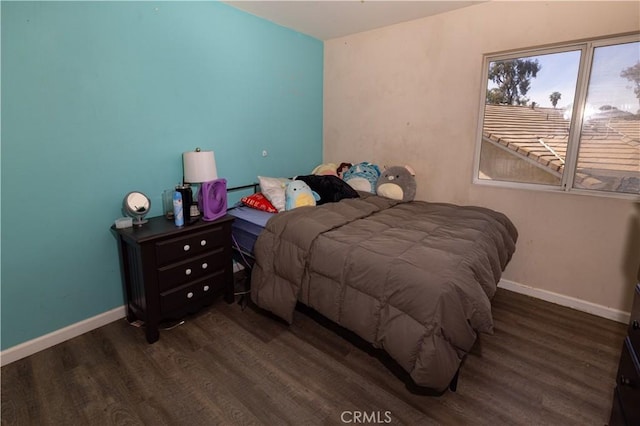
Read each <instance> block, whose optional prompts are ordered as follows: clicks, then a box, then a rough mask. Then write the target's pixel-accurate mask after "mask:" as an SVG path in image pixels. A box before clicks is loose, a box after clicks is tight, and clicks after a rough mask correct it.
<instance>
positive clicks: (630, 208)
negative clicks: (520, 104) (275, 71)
mask: <svg viewBox="0 0 640 426" xmlns="http://www.w3.org/2000/svg"><path fill="white" fill-rule="evenodd" d="M638 30H640V3H638V2H635V1H634V2H562V3H558V2H490V3H483V4H479V5H476V6H472V7H469V8H464V9H460V10H456V11H453V12H449V13H446V14H442V15H437V16H434V17H429V18H425V19H420V20H416V21H411V22H406V23H402V24H398V25H394V26H390V27H386V28H382V29H379V30H374V31H369V32H364V33H360V34H356V35H353V36H348V37H344V38H339V39H333V40H329V41H327V42H326V43H325V63H324V66H325V74H324V75H325V76H324V84H325V89H324V161H325V162H337V163H339V162H341V161H351V162H358V161H365V160H367V161H373V162H375V163H378V164H380V165H384V164H387V165H400V164H410V165H411V166H413V167H414V168H415V170H416V172H417V181H418V191H417V197H416V198H418V199H422V200H430V201H444V202H453V203H458V204H476V205H482V206H487V207H490V208H493V209H496V210H499V211H502V212H504V213H506V214H507V215H508V216H509V217H510V218H511V219H512V220H513V221H514V223H515V224H516V226H517V227H518V229H519V231H520V239H519V241H518V246H517V251H516V254H515V256H514V258H513V260H512V262H511V264H510V265H509V266H508V267H507V270H506V271H505V274H504V278H505V279H507V280H511V281H514V282H517V283H520V284H524V285H527V286H531V287H534V288H537V289H541V290H544V291H548V292H554V293H559V294H562V295H565V296H569V297H573V298H577V299H580V300H584V301H588V302H591V303H595V304H597V305H602V306H604V307H609V308H612V309H614V310H622V311H626V312H628V311H629V310H630V303H631V296H632V294H633V291H632V289H633V285H634V282H635V276H636V274H637V268H638V263H640V203H637V202H636V203H634V202H631V201H625V200H620V199H614V198H603V197H593V196H581V195H569V194H557V193H549V192H536V191H531V190H515V189H505V188H495V187H488V186H480V185H474V184H472V183H471V182H472V174H473V162H474V151H475V144H476V127H477V122H478V111H479V105H480V90H481V85H482V84H483V82H482V81H481V68H482V55H483V54H484V53H490V52H499V51H504V50H510V49H519V48H527V47H532V46H539V45H546V44H552V43H557V42H564V41H572V40H578V39H582V38H588V37H594V36H600V35H608V34H618V33H622V32H630V31H638Z"/></svg>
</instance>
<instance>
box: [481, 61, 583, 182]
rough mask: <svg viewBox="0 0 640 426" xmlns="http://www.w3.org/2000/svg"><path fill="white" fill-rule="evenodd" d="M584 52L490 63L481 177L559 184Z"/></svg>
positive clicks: (483, 130) (483, 131)
mask: <svg viewBox="0 0 640 426" xmlns="http://www.w3.org/2000/svg"><path fill="white" fill-rule="evenodd" d="M579 64H580V51H579V50H575V51H567V52H561V53H552V54H546V55H538V56H529V57H520V58H514V59H509V60H501V61H493V62H490V63H489V69H488V80H487V97H486V101H485V102H486V103H485V110H484V121H483V129H482V146H481V149H480V168H479V176H478V178H480V179H488V180H502V181H509V182H524V183H536V184H546V185H558V186H559V185H560V183H561V180H562V174H563V172H564V164H565V156H566V152H567V141H568V139H569V128H570V114H566V111H567V110H568V111H570V110H571V107H572V105H573V98H574V95H575V91H576V82H577V79H578V67H579Z"/></svg>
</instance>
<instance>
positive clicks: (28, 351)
mask: <svg viewBox="0 0 640 426" xmlns="http://www.w3.org/2000/svg"><path fill="white" fill-rule="evenodd" d="M498 287H500V288H504V289H505V290H510V291H513V292H515V293H520V294H524V295H526V296H531V297H535V298H536V299H541V300H545V301H547V302H551V303H555V304H557V305H561V306H566V307H568V308H572V309H575V310H578V311H581V312H586V313H589V314H592V315H596V316H599V317H602V318H606V319H610V320H613V321H617V322H621V323H624V324H628V323H629V318H630V313H629V312H624V311H620V310H617V309H613V308H609V307H606V306H602V305H598V304H595V303H591V302H587V301H585V300H580V299H576V298H575V297H570V296H565V295H563V294H559V293H554V292H552V291H547V290H542V289H539V288H534V287H529V286H526V285H524V284H520V283H517V282H514V281H509V280H505V279H502V280H500V282H499V283H498ZM125 315H126V310H125V307H124V306H120V307H118V308H115V309H112V310H110V311H107V312H105V313H102V314H100V315H96V316H95V317H92V318H87V319H86V320H84V321H80V322H77V323H75V324H71V325H70V326H68V327H65V328H61V329H60V330H56V331H54V332H51V333H49V334H45V335H44V336H40V337H38V338H35V339H33V340H29V341H28V342H24V343H21V344H19V345H17V346H14V347H12V348H9V349H6V350H4V351H2V352H0V365H1V366H5V365H7V364H10V363H12V362H14V361H17V360H19V359H22V358H25V357H28V356H29V355H33V354H35V353H36V352H40V351H41V350H44V349H47V348H50V347H52V346H54V345H57V344H58V343H62V342H64V341H66V340H69V339H73V338H74V337H76V336H79V335H81V334H83V333H86V332H89V331H91V330H94V329H96V328H99V327H102V326H103V325H107V324H109V323H111V322H114V321H117V320H119V319H122V318H124V317H125Z"/></svg>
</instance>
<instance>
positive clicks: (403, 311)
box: [251, 196, 517, 390]
mask: <svg viewBox="0 0 640 426" xmlns="http://www.w3.org/2000/svg"><path fill="white" fill-rule="evenodd" d="M516 239H517V231H516V229H515V227H514V226H513V224H512V223H511V221H510V220H509V219H508V218H507V217H506V216H505V215H503V214H501V213H498V212H495V211H492V210H489V209H485V208H480V207H461V206H455V205H450V204H434V203H427V202H421V201H413V202H409V203H399V202H397V201H393V200H390V199H386V198H382V197H377V196H365V197H363V198H357V199H346V200H342V201H340V202H338V203H328V204H324V205H322V206H317V207H301V208H297V209H295V210H292V211H289V212H284V213H279V214H277V215H275V216H274V217H273V218H272V219H270V220H269V222H268V223H267V226H266V227H265V229H264V231H263V232H262V233H261V234H260V236H259V238H258V240H257V242H256V245H255V253H254V254H255V258H256V264H255V267H254V269H253V273H252V280H251V281H252V289H251V298H252V300H253V301H254V302H255V303H256V304H257V305H258V306H260V307H262V308H264V309H266V310H268V311H271V312H273V313H274V314H276V315H278V316H279V317H281V318H283V319H284V320H286V321H287V322H289V323H291V322H292V321H293V311H294V308H295V305H296V302H297V301H300V302H302V303H304V304H305V305H307V306H309V307H311V308H313V309H315V310H316V311H318V312H320V313H321V314H323V315H324V316H326V317H327V318H329V319H331V320H332V321H334V322H336V323H337V324H339V325H341V326H343V327H345V328H347V329H349V330H351V331H353V332H355V333H356V334H358V335H359V336H360V337H362V338H363V339H365V340H367V341H368V342H370V343H371V344H372V345H373V346H374V347H377V348H382V349H384V350H385V351H386V352H387V353H388V354H389V355H390V356H391V357H392V358H393V359H394V360H395V361H397V363H398V364H399V365H400V366H401V367H402V368H404V369H405V370H406V371H407V372H408V373H409V375H410V376H411V378H412V379H413V381H414V382H415V383H416V384H417V385H419V386H425V387H429V388H432V389H435V390H444V389H446V388H447V386H448V385H449V383H450V381H451V380H452V378H453V377H454V376H455V374H456V372H457V371H458V368H459V366H460V363H461V361H462V359H463V358H464V356H465V354H466V353H467V352H468V351H469V350H470V349H471V347H472V346H473V343H474V342H475V339H476V333H477V332H478V331H479V332H487V333H491V332H492V331H493V320H492V316H491V305H490V300H491V298H492V297H493V295H494V293H495V290H496V284H497V282H498V281H499V279H500V275H501V273H502V271H503V269H504V267H505V266H506V265H507V262H508V261H509V260H510V258H511V255H512V254H513V252H514V250H515V242H516Z"/></svg>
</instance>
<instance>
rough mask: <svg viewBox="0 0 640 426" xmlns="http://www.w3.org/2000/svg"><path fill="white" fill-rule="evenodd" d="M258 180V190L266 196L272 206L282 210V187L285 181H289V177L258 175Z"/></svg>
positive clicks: (283, 202) (283, 198) (285, 183)
mask: <svg viewBox="0 0 640 426" xmlns="http://www.w3.org/2000/svg"><path fill="white" fill-rule="evenodd" d="M258 182H260V192H262V194H264V196H265V197H267V200H269V201H270V202H271V204H273V207H275V208H276V209H277V210H278V211H279V212H281V211H284V206H285V194H284V189H285V186H286V185H287V183H289V182H291V179H287V178H274V177H265V176H258Z"/></svg>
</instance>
